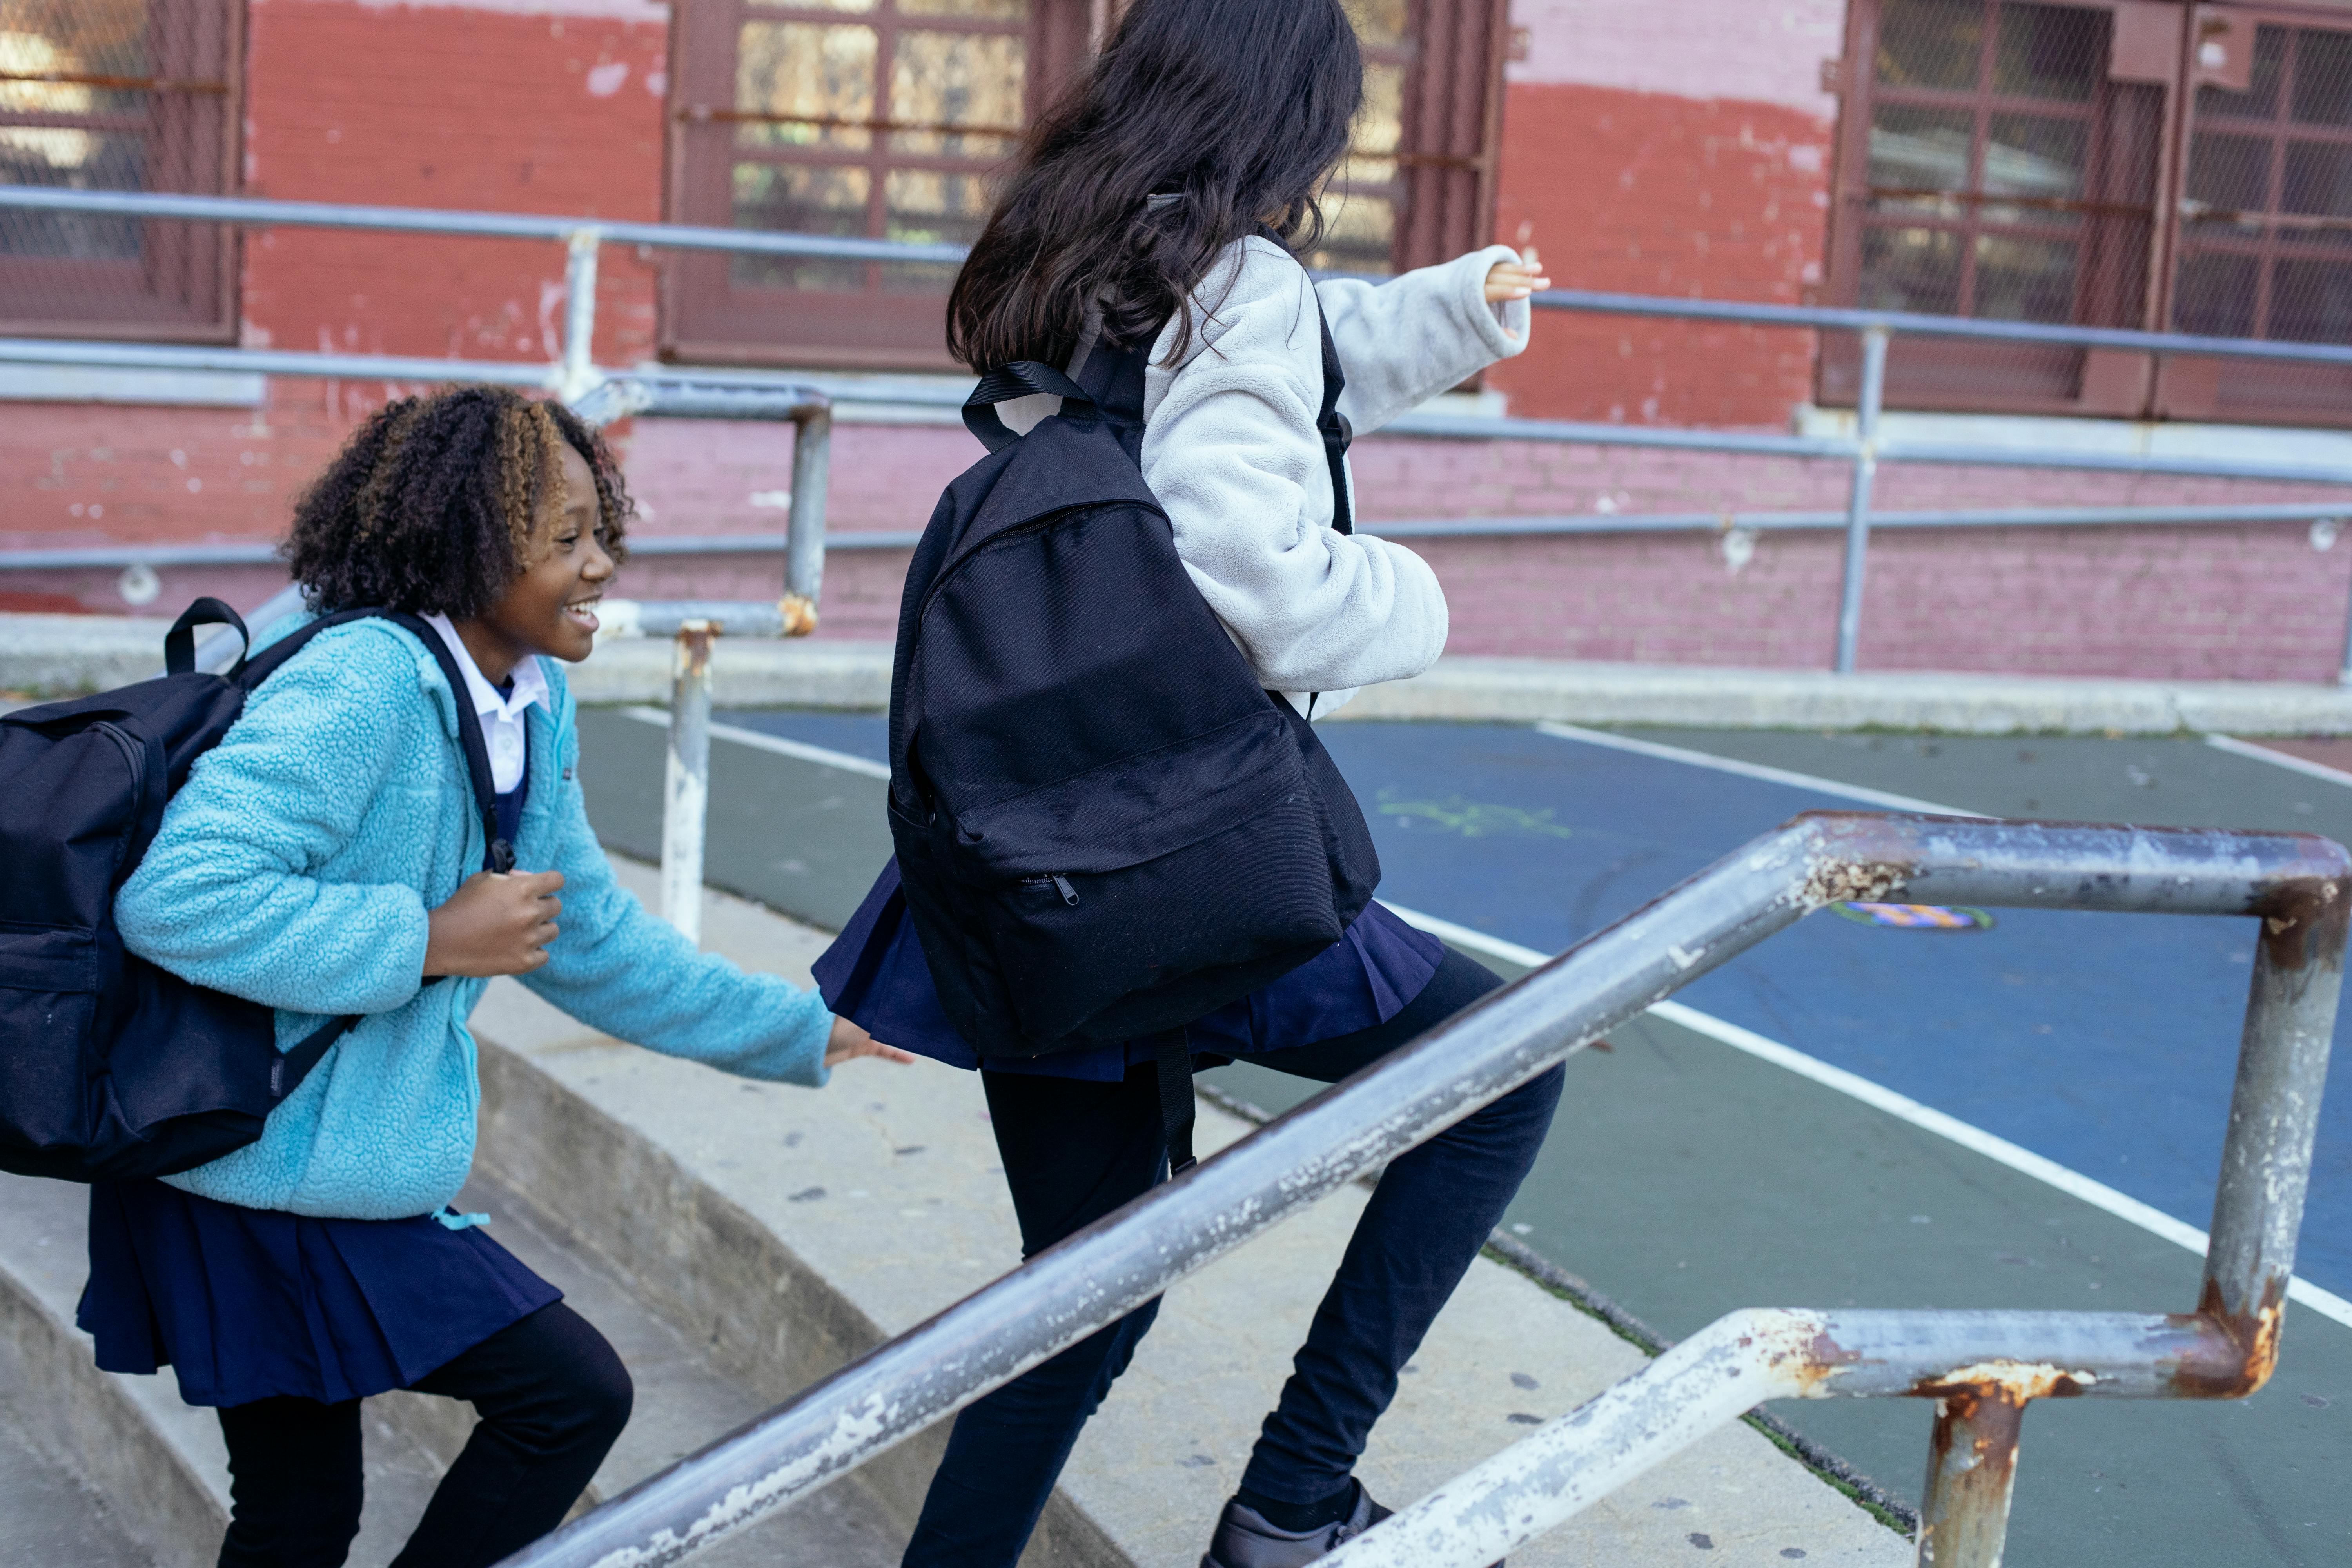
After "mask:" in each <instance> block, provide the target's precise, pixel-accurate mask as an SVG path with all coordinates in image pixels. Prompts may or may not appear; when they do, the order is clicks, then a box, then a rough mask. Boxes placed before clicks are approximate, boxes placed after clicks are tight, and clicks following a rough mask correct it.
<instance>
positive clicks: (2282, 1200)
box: [2197, 884, 2352, 1394]
mask: <svg viewBox="0 0 2352 1568" xmlns="http://www.w3.org/2000/svg"><path fill="white" fill-rule="evenodd" d="M2347 923H2352V887H2338V886H2336V885H2333V884H2330V885H2328V886H2326V889H2325V891H2324V894H2318V895H2306V896H2300V897H2297V898H2296V899H2295V900H2293V901H2292V902H2290V903H2286V904H2284V905H2283V906H2282V907H2279V908H2275V909H2273V910H2266V911H2264V919H2263V922H2262V924H2261V925H2260V926H2259V927H2258V928H2257V932H2258V935H2257V939H2256V942H2255V944H2254V973H2253V979H2252V983H2251V985H2252V989H2251V992H2250V994H2249V995H2248V998H2247V1002H2246V1023H2245V1031H2244V1034H2243V1037H2242V1039H2241V1041H2240V1044H2239V1047H2238V1072H2237V1079H2236V1081H2235V1083H2234V1085H2233V1086H2232V1088H2231V1094H2230V1122H2229V1131H2228V1132H2227V1133H2226V1134H2225V1135H2224V1137H2223V1139H2222V1142H2221V1180H2220V1182H2219V1183H2218V1184H2216V1185H2215V1189H2214V1194H2213V1226H2212V1230H2211V1232H2210V1240H2209V1241H2208V1242H2207V1244H2206V1247H2205V1286H2204V1290H2203V1293H2202V1295H2201V1296H2200V1298H2199V1300H2198V1303H2197V1310H2199V1311H2200V1312H2204V1313H2208V1314H2210V1315H2211V1316H2213V1317H2215V1318H2217V1319H2219V1320H2220V1321H2221V1322H2222V1323H2223V1324H2224V1325H2226V1326H2227V1327H2228V1328H2229V1330H2230V1332H2231V1335H2232V1336H2233V1337H2235V1338H2236V1339H2237V1341H2238V1342H2239V1343H2240V1344H2241V1345H2242V1347H2244V1350H2245V1353H2246V1373H2245V1383H2244V1385H2243V1386H2242V1388H2240V1389H2238V1390H2235V1391H2234V1392H2238V1393H2248V1394H2250V1393H2252V1391H2253V1390H2255V1389H2257V1388H2260V1387H2261V1386H2262V1385H2263V1380H2264V1379H2266V1378H2268V1377H2269V1376H2270V1373H2271V1367H2272V1365H2273V1363H2274V1362H2275V1360H2276V1359H2277V1355H2278V1336H2279V1330H2280V1328H2281V1327H2282V1326H2283V1320H2284V1315H2285V1311H2286V1290H2287V1285H2288V1282H2289V1281H2290V1280H2291V1279H2293V1278H2294V1246H2295V1237H2296V1234H2297V1233H2298V1232H2299V1231H2301V1230H2302V1228H2303V1203H2304V1194H2305V1191H2306V1190H2307V1189H2308V1188H2309V1186H2310V1184H2311V1159H2312V1149H2313V1147H2314V1145H2315V1142H2316V1141H2317V1138H2318V1133H2319V1101H2320V1094H2321V1091H2322V1090H2323V1089H2325V1088H2326V1082H2327V1058H2328V1050H2329V1046H2330V1044H2331V1043H2332V1042H2333V1040H2334V1039H2335V1037H2336V1004H2337V1000H2338V994H2339V992H2340V990H2341V986H2342V973H2343V966H2344V949H2345V939H2346V931H2347Z"/></svg>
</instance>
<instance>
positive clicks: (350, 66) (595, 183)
mask: <svg viewBox="0 0 2352 1568" xmlns="http://www.w3.org/2000/svg"><path fill="white" fill-rule="evenodd" d="M647 9H648V10H650V8H647ZM655 15H656V16H657V15H658V13H655ZM667 47H668V43H667V28H666V27H665V26H663V24H662V23H661V22H660V21H658V20H652V19H647V20H638V21H629V20H623V19H618V18H614V17H603V16H530V15H512V14H508V13H505V12H497V11H474V10H464V9H459V8H457V7H454V6H426V7H416V8H412V7H408V6H379V5H353V4H349V3H347V0H267V3H266V4H258V5H255V6H254V7H253V10H252V22H251V28H250V44H249V51H250V52H249V58H250V62H251V63H250V68H249V75H248V83H249V85H248V88H247V133H246V176H245V177H246V184H247V190H248V192H249V193H250V194H252V195H259V196H271V197H276V198H278V199H281V200H295V201H344V202H368V203H374V204H379V205H390V206H435V207H461V208H478V209H484V210H491V211H501V212H536V213H556V214H564V215H571V214H581V215H585V216H601V217H614V218H628V219H639V220H645V219H654V218H658V217H659V216H661V190H662V131H663V126H662V115H663V100H662V97H661V94H662V91H663V89H664V87H665V85H666V84H665V80H664V76H663V70H664V60H665V58H666V52H667ZM563 260H564V258H563V247H562V246H561V245H557V244H553V243H548V244H540V243H526V242H520V241H513V242H503V241H499V242H489V241H483V240H477V239H442V238H432V237H416V238H402V237H391V236H384V235H375V234H360V233H345V232H337V231H332V230H320V229H283V230H276V231H268V232H266V233H265V234H263V235H262V236H261V237H259V238H258V239H257V240H255V241H253V242H250V243H248V245H247V248H246V280H245V317H246V337H247V342H249V343H251V344H254V345H256V346H260V345H265V344H267V345H274V346H276V347H278V348H287V349H312V348H328V347H332V348H337V349H342V350H347V351H356V352H361V353H415V354H462V355H465V356H467V357H469V358H477V359H542V360H543V359H549V358H552V357H553V356H554V354H555V353H556V352H557V350H558V348H559V346H560V341H561V331H560V329H561V318H562V286H563ZM603 262H604V265H603V273H602V276H601V278H600V279H599V285H600V286H599V289H598V299H597V325H598V331H599V334H600V335H599V341H598V342H597V344H596V347H597V351H598V353H599V354H600V355H601V356H602V357H603V358H604V361H605V363H631V362H633V361H635V360H638V359H642V358H644V357H645V356H646V354H647V353H650V352H651V350H652V346H653V305H654V301H653V291H652V284H651V278H650V274H649V273H648V271H647V270H646V268H644V267H642V266H641V265H639V264H638V263H637V262H636V260H635V257H634V255H633V253H631V252H629V251H627V250H625V249H616V248H614V247H607V249H606V251H605V254H604V258H603ZM348 396H349V394H346V397H347V398H348ZM346 406H347V407H348V406H349V404H348V402H347V404H346Z"/></svg>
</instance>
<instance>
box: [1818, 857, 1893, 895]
mask: <svg viewBox="0 0 2352 1568" xmlns="http://www.w3.org/2000/svg"><path fill="white" fill-rule="evenodd" d="M1909 876H1910V871H1909V868H1906V867H1903V866H1896V865H1893V864H1890V863H1888V862H1885V861H1847V860H1822V861H1817V862H1816V863H1815V864H1814V866H1813V868H1812V870H1811V873H1810V874H1809V875H1808V876H1807V877H1806V878H1805V888H1804V892H1803V894H1802V897H1803V899H1804V900H1805V902H1807V903H1809V904H1812V905H1816V906H1819V905H1822V904H1838V903H1849V902H1851V903H1864V904H1870V903H1878V902H1881V901H1882V900H1885V898H1886V897H1887V896H1888V895H1889V894H1891V893H1894V892H1895V891H1897V890H1899V889H1901V888H1902V886H1903V884H1904V883H1905V881H1906V880H1907V879H1909Z"/></svg>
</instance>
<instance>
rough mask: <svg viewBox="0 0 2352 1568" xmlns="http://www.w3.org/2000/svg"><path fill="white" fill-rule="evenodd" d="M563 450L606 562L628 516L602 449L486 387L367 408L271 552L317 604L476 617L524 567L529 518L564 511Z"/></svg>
mask: <svg viewBox="0 0 2352 1568" xmlns="http://www.w3.org/2000/svg"><path fill="white" fill-rule="evenodd" d="M566 446H569V447H572V450H574V451H576V452H578V453H579V454H580V456H581V457H582V458H585V459H586V460H587V464H588V468H589V471H590V472H591V473H592V474H593V475H594V476H595V479H596V511H597V518H598V522H597V539H598V542H600V543H601V544H603V545H604V549H605V550H606V551H607V552H610V553H611V554H612V555H613V556H614V559H615V560H618V559H620V558H621V556H622V555H623V553H624V544H623V541H624V536H625V533H626V531H627V526H628V520H629V517H630V515H631V511H632V510H633V509H632V508H631V505H630V501H629V495H628V489H627V488H626V486H625V485H624V484H623V482H622V479H621V472H620V468H619V466H618V465H617V464H615V463H614V460H613V455H612V452H611V449H610V448H608V447H606V446H605V445H604V441H603V439H602V438H601V437H598V436H597V434H596V432H595V431H594V430H593V429H591V428H590V427H589V426H587V425H586V424H584V423H583V421H582V420H581V419H580V417H579V416H577V415H575V414H573V413H572V411H571V410H570V409H568V408H565V407H563V406H562V405H560V404H555V403H543V402H534V401H532V400H531V399H530V398H526V397H524V396H522V395H520V394H519V393H516V392H513V391H510V390H509V389H508V388H505V387H499V386H457V387H451V388H448V389H446V390H445V391H442V392H437V393H435V394H433V395H430V396H427V397H405V398H401V399H399V400H398V401H396V402H394V403H391V404H388V405H385V406H384V407H383V408H382V409H379V410H378V411H377V412H376V413H375V415H374V416H373V417H371V418H370V419H369V420H368V421H367V422H366V423H365V424H363V425H362V426H360V427H359V428H358V429H357V430H355V431H353V432H352V437H351V439H350V440H348V441H346V442H345V443H344V444H343V449H342V450H341V452H339V453H337V454H336V455H335V459H334V461H333V462H331V463H330V464H328V465H327V468H326V471H325V472H324V473H322V474H320V476H319V478H318V479H316V480H315V481H313V482H312V484H311V486H310V489H308V490H307V491H306V492H305V493H304V494H303V496H302V497H301V499H300V500H299V501H297V502H296V503H295V507H294V527H293V530H292V531H291V532H290V533H289V535H288V537H287V540H286V543H285V545H284V546H283V548H282V549H281V551H280V553H281V554H282V555H283V556H284V558H285V560H286V563H287V566H288V568H289V571H290V572H291V573H292V574H293V577H294V580H295V581H296V582H297V583H299V584H301V585H302V590H303V595H304V597H305V598H306V599H308V600H309V601H310V605H312V606H313V607H314V608H317V609H320V610H337V609H345V608H349V607H352V606H354V605H384V606H386V607H388V608H391V609H397V610H408V611H412V612H414V613H415V614H418V615H435V614H439V615H446V616H450V617H452V618H453V619H458V620H463V619H466V618H467V617H468V616H478V615H481V614H482V613H484V612H485V611H487V610H488V608H489V607H490V606H491V605H494V604H496V603H497V602H498V601H499V598H500V597H501V596H502V595H504V594H505V593H506V591H507V588H508V586H509V584H512V583H513V582H514V580H515V578H516V576H517V575H519V574H520V573H522V572H523V571H524V570H526V569H527V568H528V567H529V566H530V562H531V539H532V536H533V532H534V530H535V528H536V525H537V522H538V520H539V518H540V517H541V516H542V515H545V514H546V513H547V512H549V511H550V510H562V507H563V506H564V505H566V504H567V503H568V500H569V498H568V497H566V496H565V495H564V494H563V464H562V453H563V448H564V447H566ZM550 503H552V505H551V504H550Z"/></svg>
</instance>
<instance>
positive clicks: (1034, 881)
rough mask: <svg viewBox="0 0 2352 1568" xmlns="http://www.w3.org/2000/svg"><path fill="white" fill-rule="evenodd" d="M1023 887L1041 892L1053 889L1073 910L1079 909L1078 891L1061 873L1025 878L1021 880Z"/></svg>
mask: <svg viewBox="0 0 2352 1568" xmlns="http://www.w3.org/2000/svg"><path fill="white" fill-rule="evenodd" d="M1021 885H1022V886H1023V887H1024V888H1034V889H1037V890H1038V891H1039V892H1043V891H1045V889H1047V888H1051V889H1054V891H1055V892H1057V893H1059V894H1061V895H1062V902H1064V903H1066V904H1067V905H1069V906H1070V907H1071V908H1072V909H1076V908H1077V907H1078V890H1077V889H1076V888H1073V887H1072V886H1070V879H1068V878H1067V877H1065V876H1063V875H1061V874H1060V873H1059V872H1048V873H1047V874H1046V875H1045V876H1042V877H1024V878H1022V879H1021Z"/></svg>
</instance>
